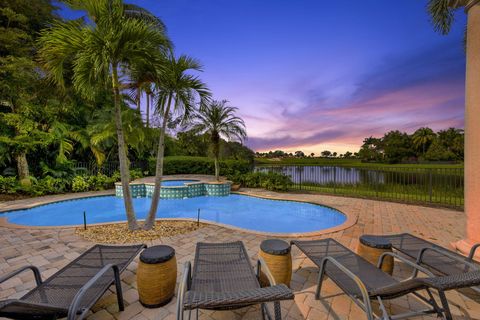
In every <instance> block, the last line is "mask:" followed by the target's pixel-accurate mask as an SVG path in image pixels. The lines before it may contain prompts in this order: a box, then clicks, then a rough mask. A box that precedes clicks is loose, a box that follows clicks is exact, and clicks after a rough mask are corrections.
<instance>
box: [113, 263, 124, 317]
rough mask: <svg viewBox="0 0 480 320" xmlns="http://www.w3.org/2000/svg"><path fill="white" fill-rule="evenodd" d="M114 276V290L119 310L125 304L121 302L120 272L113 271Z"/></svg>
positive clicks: (122, 308)
mask: <svg viewBox="0 0 480 320" xmlns="http://www.w3.org/2000/svg"><path fill="white" fill-rule="evenodd" d="M114 278H115V291H117V301H118V309H119V310H120V311H123V310H125V304H124V303H123V293H122V282H121V281H120V274H119V273H118V272H114Z"/></svg>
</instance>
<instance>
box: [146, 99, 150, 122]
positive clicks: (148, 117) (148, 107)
mask: <svg viewBox="0 0 480 320" xmlns="http://www.w3.org/2000/svg"><path fill="white" fill-rule="evenodd" d="M146 118H147V128H150V94H148V93H147V114H146Z"/></svg>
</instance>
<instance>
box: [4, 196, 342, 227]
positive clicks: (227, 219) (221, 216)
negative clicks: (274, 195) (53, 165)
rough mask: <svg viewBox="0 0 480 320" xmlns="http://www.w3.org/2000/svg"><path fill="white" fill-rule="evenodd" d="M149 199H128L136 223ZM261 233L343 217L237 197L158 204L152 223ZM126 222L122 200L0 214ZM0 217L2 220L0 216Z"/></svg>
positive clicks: (22, 221) (56, 222)
mask: <svg viewBox="0 0 480 320" xmlns="http://www.w3.org/2000/svg"><path fill="white" fill-rule="evenodd" d="M150 202H151V198H135V199H133V203H134V207H135V212H136V214H137V218H139V219H144V218H145V216H146V214H147V212H148V210H149V208H150ZM199 209H200V219H202V220H208V221H212V222H216V223H222V224H227V225H232V226H234V227H238V228H243V229H249V230H253V231H260V232H273V233H303V232H313V231H319V230H323V229H327V228H332V227H335V226H339V225H341V224H342V223H344V222H345V221H346V216H345V215H344V214H343V213H341V212H340V211H337V210H335V209H332V208H329V207H325V206H321V205H315V204H311V203H304V202H296V201H280V200H270V199H263V198H257V197H251V196H245V195H239V194H231V195H230V196H227V197H213V196H209V197H205V196H202V197H195V198H187V199H168V200H166V199H162V200H161V201H160V204H159V207H158V213H157V218H194V219H196V218H197V214H198V210H199ZM83 211H86V215H87V223H88V224H91V223H104V222H114V221H125V209H124V204H123V199H121V198H118V197H115V196H104V197H92V198H83V199H78V200H69V201H63V202H56V203H51V204H47V205H43V206H39V207H35V208H31V209H25V210H19V211H11V212H7V213H5V215H6V217H7V221H8V222H10V223H13V224H19V225H27V226H72V225H81V224H83ZM0 216H1V215H0Z"/></svg>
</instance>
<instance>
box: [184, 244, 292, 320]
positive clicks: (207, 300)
mask: <svg viewBox="0 0 480 320" xmlns="http://www.w3.org/2000/svg"><path fill="white" fill-rule="evenodd" d="M260 268H262V272H263V273H265V274H266V275H267V277H268V278H269V281H270V284H271V285H272V286H270V287H265V288H261V287H260V284H259V281H258V275H259V272H260ZM293 297H294V296H293V292H292V291H291V290H290V289H289V288H288V287H287V286H285V285H283V284H281V285H275V280H273V277H272V276H271V275H270V274H269V271H268V268H267V267H266V265H265V264H264V262H262V260H261V259H260V260H259V262H258V264H257V275H255V273H254V271H253V268H252V265H251V264H250V259H249V257H248V254H247V251H246V250H245V247H244V245H243V243H242V242H241V241H237V242H231V243H197V248H196V252H195V261H194V266H193V272H192V269H191V264H190V262H187V263H186V264H185V269H184V272H183V279H182V282H181V283H180V288H179V290H178V299H177V319H179V320H181V319H183V317H184V312H185V311H187V312H188V318H189V319H190V315H191V312H192V310H196V311H197V312H196V314H197V318H198V309H209V310H229V309H236V308H241V307H245V306H249V305H254V304H261V312H262V317H265V316H267V317H268V318H269V319H270V314H269V313H268V310H267V308H266V306H265V303H267V302H274V310H275V319H277V320H280V319H281V311H280V301H281V300H288V299H293Z"/></svg>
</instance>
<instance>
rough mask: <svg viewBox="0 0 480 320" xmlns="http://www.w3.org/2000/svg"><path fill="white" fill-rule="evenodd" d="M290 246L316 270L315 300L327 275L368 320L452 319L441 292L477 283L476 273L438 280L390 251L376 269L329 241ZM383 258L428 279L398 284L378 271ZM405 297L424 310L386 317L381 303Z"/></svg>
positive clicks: (306, 242) (299, 243)
mask: <svg viewBox="0 0 480 320" xmlns="http://www.w3.org/2000/svg"><path fill="white" fill-rule="evenodd" d="M291 243H292V245H296V246H297V247H298V248H299V249H300V250H301V251H302V252H303V253H304V254H305V255H306V256H307V257H308V258H309V259H310V260H312V261H313V262H314V263H315V264H316V265H317V266H318V267H319V268H320V272H319V276H318V286H317V290H316V293H315V298H316V299H319V298H320V292H321V287H322V283H323V281H324V279H325V276H328V277H329V278H330V279H331V280H332V281H333V282H334V283H335V284H336V285H337V286H338V287H340V288H341V289H342V290H343V291H344V292H345V293H346V294H347V295H348V296H349V297H350V298H351V299H352V300H353V301H354V302H355V303H356V304H357V305H358V306H359V307H360V308H361V309H362V310H363V311H365V314H366V316H367V318H368V319H369V320H373V319H377V318H379V319H385V320H386V319H388V320H390V319H405V318H410V317H413V316H417V315H425V314H437V315H438V316H440V317H443V318H445V319H452V315H451V313H450V310H449V306H448V301H447V299H446V297H445V293H444V292H445V291H447V290H451V289H458V288H463V287H469V286H475V285H479V284H480V271H472V272H466V273H464V274H462V276H461V277H458V275H452V276H442V277H438V276H435V275H434V274H433V273H432V272H430V271H429V270H428V269H426V268H424V267H422V266H419V265H417V264H415V263H414V262H412V261H411V260H408V259H406V258H404V257H401V256H398V255H396V254H394V253H391V252H386V253H384V254H383V255H382V256H381V257H380V260H379V263H378V266H374V265H373V264H371V263H369V262H368V261H367V260H365V259H364V258H362V257H360V256H359V255H357V254H355V253H354V252H352V251H351V250H350V249H348V248H346V247H344V246H343V245H342V244H340V243H339V242H337V241H335V240H334V239H331V238H329V239H324V240H313V241H292V242H291ZM386 256H392V257H394V258H396V259H399V260H401V261H402V262H404V263H405V264H408V265H409V266H411V267H412V268H414V269H416V270H417V271H420V272H422V273H425V274H426V275H427V276H428V277H426V278H418V277H412V278H409V279H407V280H404V281H399V280H397V279H395V278H393V277H392V276H390V275H389V274H387V273H385V272H383V271H382V270H381V269H380V268H381V267H382V264H383V260H384V258H385V257H386ZM432 290H434V291H437V292H438V295H439V297H440V304H439V303H437V301H436V300H435V298H434V296H433V294H432ZM422 291H424V292H425V293H426V294H427V295H426V296H424V295H421V294H420V292H422ZM407 294H411V295H413V296H415V297H416V298H417V299H419V300H420V301H422V302H423V303H424V304H425V305H426V306H428V308H427V309H423V310H418V311H410V312H406V313H403V314H397V315H393V316H392V315H390V314H388V312H387V308H386V307H385V305H384V303H383V301H384V300H390V299H395V298H398V297H401V296H404V295H407ZM373 300H376V301H378V303H379V304H380V310H381V313H382V315H376V314H374V312H373V310H372V306H371V301H373Z"/></svg>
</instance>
